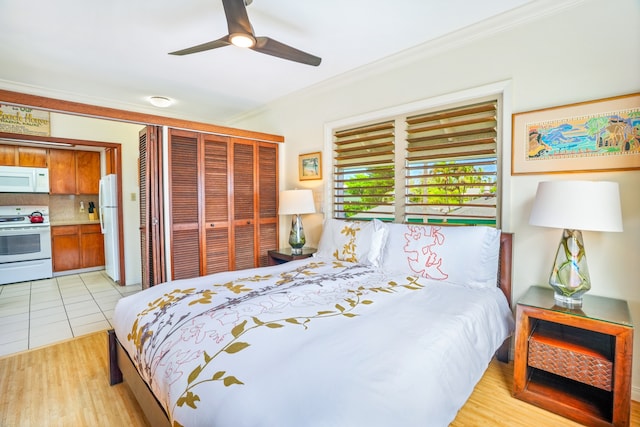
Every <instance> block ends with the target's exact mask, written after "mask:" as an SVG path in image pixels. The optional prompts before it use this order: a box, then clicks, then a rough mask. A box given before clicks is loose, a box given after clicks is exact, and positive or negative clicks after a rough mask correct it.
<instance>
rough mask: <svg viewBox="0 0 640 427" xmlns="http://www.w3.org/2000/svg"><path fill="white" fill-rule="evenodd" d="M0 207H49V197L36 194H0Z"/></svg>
mask: <svg viewBox="0 0 640 427" xmlns="http://www.w3.org/2000/svg"><path fill="white" fill-rule="evenodd" d="M0 206H49V195H48V194H36V193H0Z"/></svg>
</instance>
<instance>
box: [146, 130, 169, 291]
mask: <svg viewBox="0 0 640 427" xmlns="http://www.w3.org/2000/svg"><path fill="white" fill-rule="evenodd" d="M160 135H161V130H160V128H159V127H157V126H147V127H145V128H144V129H142V130H141V131H140V133H139V143H140V144H139V154H140V157H139V172H140V176H139V179H140V198H139V200H140V253H141V261H142V287H143V288H145V289H146V288H148V287H150V286H154V285H156V284H158V283H162V282H164V281H166V272H165V262H164V227H163V224H164V220H163V206H162V202H163V198H162V170H161V165H162V149H161V147H160V139H161V138H160Z"/></svg>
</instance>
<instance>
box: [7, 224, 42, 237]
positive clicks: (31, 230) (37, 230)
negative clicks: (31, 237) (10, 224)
mask: <svg viewBox="0 0 640 427" xmlns="http://www.w3.org/2000/svg"><path fill="white" fill-rule="evenodd" d="M43 232H44V233H51V227H49V226H48V225H46V226H44V227H20V228H0V236H24V235H27V234H42V233H43Z"/></svg>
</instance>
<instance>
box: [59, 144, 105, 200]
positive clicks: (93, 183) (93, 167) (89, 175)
mask: <svg viewBox="0 0 640 427" xmlns="http://www.w3.org/2000/svg"><path fill="white" fill-rule="evenodd" d="M49 163H50V165H51V166H50V167H49V187H50V189H49V192H50V194H98V186H99V183H100V153H99V152H97V151H79V150H78V151H74V150H58V149H50V150H49Z"/></svg>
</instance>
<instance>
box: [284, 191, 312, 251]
mask: <svg viewBox="0 0 640 427" xmlns="http://www.w3.org/2000/svg"><path fill="white" fill-rule="evenodd" d="M315 211H316V208H315V205H314V203H313V192H312V191H311V190H285V191H282V192H280V203H279V207H278V213H279V214H280V215H293V218H291V232H290V233H289V244H290V245H291V253H292V254H294V255H300V254H301V253H302V247H303V246H304V244H305V242H306V238H305V237H304V229H303V228H302V220H301V219H300V215H301V214H308V213H315Z"/></svg>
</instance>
